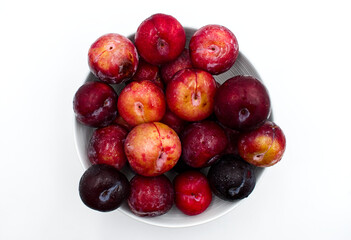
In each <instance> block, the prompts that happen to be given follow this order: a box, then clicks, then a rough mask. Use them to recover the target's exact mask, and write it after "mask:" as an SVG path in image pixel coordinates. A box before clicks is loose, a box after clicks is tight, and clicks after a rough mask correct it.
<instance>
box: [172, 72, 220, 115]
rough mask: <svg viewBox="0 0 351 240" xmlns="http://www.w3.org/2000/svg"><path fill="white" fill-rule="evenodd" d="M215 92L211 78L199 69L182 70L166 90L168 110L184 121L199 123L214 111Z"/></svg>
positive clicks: (214, 83)
mask: <svg viewBox="0 0 351 240" xmlns="http://www.w3.org/2000/svg"><path fill="white" fill-rule="evenodd" d="M216 91H217V87H216V81H215V80H214V78H213V76H212V75H211V74H209V73H208V72H206V71H203V70H200V69H194V68H192V69H183V70H180V71H179V72H177V73H176V75H175V76H174V77H173V79H172V81H171V82H169V83H168V85H167V88H166V102H167V105H168V107H169V109H170V110H171V111H172V112H173V113H174V114H176V115H177V116H178V117H180V118H181V119H183V120H185V121H191V122H192V121H201V120H204V119H206V118H207V117H209V116H210V115H211V114H212V113H213V111H214V98H215V94H216Z"/></svg>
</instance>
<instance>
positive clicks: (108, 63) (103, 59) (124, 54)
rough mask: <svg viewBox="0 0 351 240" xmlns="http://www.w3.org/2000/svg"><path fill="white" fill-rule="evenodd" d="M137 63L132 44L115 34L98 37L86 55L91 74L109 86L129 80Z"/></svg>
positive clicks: (135, 52)
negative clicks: (109, 84)
mask: <svg viewBox="0 0 351 240" xmlns="http://www.w3.org/2000/svg"><path fill="white" fill-rule="evenodd" d="M138 62H139V56H138V53H137V50H136V48H135V46H134V44H133V43H132V42H131V41H130V40H129V39H128V38H126V37H124V36H122V35H120V34H117V33H109V34H106V35H103V36H101V37H99V38H98V39H97V40H96V41H95V42H94V43H93V44H92V45H91V47H90V49H89V53H88V63H89V67H90V70H91V72H92V73H93V74H94V75H95V76H96V77H97V78H99V79H100V80H101V81H104V82H107V83H111V84H112V83H121V82H123V81H125V80H128V79H130V78H131V77H132V76H133V75H134V73H135V72H136V70H137V66H138Z"/></svg>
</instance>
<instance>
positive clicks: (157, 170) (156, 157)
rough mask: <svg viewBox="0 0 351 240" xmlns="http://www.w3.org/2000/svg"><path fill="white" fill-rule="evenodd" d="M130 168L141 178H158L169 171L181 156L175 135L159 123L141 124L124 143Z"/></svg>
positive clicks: (171, 130) (178, 142) (179, 145)
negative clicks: (141, 176)
mask: <svg viewBox="0 0 351 240" xmlns="http://www.w3.org/2000/svg"><path fill="white" fill-rule="evenodd" d="M124 151H125V153H126V156H127V159H128V162H129V165H130V167H131V168H132V169H133V170H134V171H135V172H136V173H138V174H140V175H143V176H149V177H150V176H158V175H161V174H163V173H165V172H167V171H169V170H171V169H172V168H173V167H174V165H175V164H176V163H177V161H178V159H179V157H180V155H181V151H182V150H181V142H180V139H179V137H178V135H177V133H176V132H175V131H174V130H173V129H172V128H170V127H168V126H167V125H165V124H163V123H160V122H151V123H143V124H140V125H138V126H136V127H134V128H133V129H132V131H130V132H129V134H128V136H127V138H126V140H125V143H124Z"/></svg>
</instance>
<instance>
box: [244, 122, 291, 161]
mask: <svg viewBox="0 0 351 240" xmlns="http://www.w3.org/2000/svg"><path fill="white" fill-rule="evenodd" d="M285 145H286V139H285V135H284V133H283V131H282V130H281V128H280V127H279V126H277V125H276V124H275V123H273V122H271V121H267V122H265V123H264V124H263V125H262V126H261V127H259V128H257V129H255V130H252V131H251V132H245V133H242V134H241V135H240V137H239V140H238V150H239V154H240V156H241V157H242V158H243V159H244V160H245V161H247V162H249V163H251V164H253V165H255V166H258V167H270V166H272V165H274V164H276V163H277V162H279V161H280V159H281V158H282V157H283V154H284V151H285Z"/></svg>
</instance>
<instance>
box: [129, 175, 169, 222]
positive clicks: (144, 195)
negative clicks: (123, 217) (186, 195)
mask: <svg viewBox="0 0 351 240" xmlns="http://www.w3.org/2000/svg"><path fill="white" fill-rule="evenodd" d="M130 184H131V194H130V196H129V198H128V206H129V208H130V210H131V211H132V212H133V213H134V214H136V215H138V216H140V217H146V216H147V217H155V216H160V215H163V214H165V213H167V212H168V211H169V210H170V209H171V207H172V206H173V203H174V190H173V186H172V183H171V181H170V180H169V179H168V178H167V177H166V176H165V175H159V176H157V177H144V176H140V175H135V176H134V177H133V179H132V180H131V182H130Z"/></svg>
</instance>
